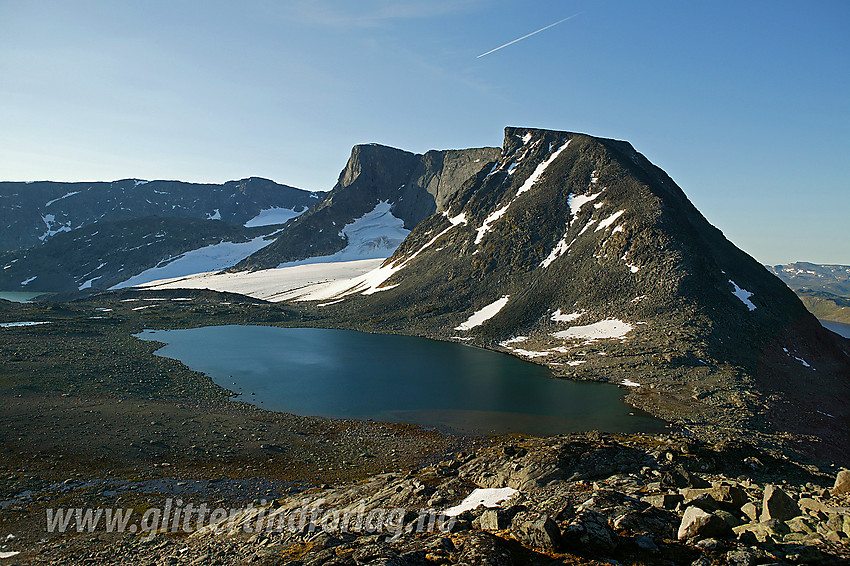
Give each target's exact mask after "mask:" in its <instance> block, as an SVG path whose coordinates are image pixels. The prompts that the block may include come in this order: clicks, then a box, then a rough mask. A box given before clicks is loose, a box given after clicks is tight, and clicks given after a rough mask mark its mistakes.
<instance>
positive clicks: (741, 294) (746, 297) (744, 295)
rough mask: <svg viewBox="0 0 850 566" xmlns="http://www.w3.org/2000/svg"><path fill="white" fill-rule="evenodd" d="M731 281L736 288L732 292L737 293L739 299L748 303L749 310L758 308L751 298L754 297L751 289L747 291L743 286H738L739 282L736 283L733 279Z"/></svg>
mask: <svg viewBox="0 0 850 566" xmlns="http://www.w3.org/2000/svg"><path fill="white" fill-rule="evenodd" d="M729 283H731V284H732V287H733V288H734V289H733V291H732V294H733V295H735V296H736V297H738V299H739V300H740V301H741V302H742V303H744V304H745V305H747V308H748V309H749V310H751V311H754V310H756V306H755V305H754V304H753V302H752V301H751V300H750V297H752V296H753V294H752V293H750V292H749V291H747V290H746V289H742V288H740V287H738V284H737V283H735V282H734V281H732V280H731V279H730V280H729Z"/></svg>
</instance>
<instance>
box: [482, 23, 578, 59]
mask: <svg viewBox="0 0 850 566" xmlns="http://www.w3.org/2000/svg"><path fill="white" fill-rule="evenodd" d="M579 14H581V12H578V13H577V14H573V15H572V16H570V17H568V18H564V19H563V20H558V21H557V22H555V23H554V24H549V25H548V26H546V27H545V28H540V29H539V30H537V31H533V32H531V33H529V34H528V35H524V36H522V37H518V38H516V39H515V40H513V41H509V42H507V43H506V44H504V45H500V46H499V47H497V48H496V49H491V50H490V51H488V52H487V53H482V54H481V55H479V56H478V57H476V59H481V58H482V57H484V56H485V55H489V54H490V53H494V52H496V51H498V50H499V49H504V48H505V47H507V46H508V45H513V44H514V43H516V42H517V41H522V40H523V39H526V38H528V37H531V36H532V35H534V34H537V33H540V32H541V31H546V30H547V29H549V28H553V27H555V26H556V25H558V24H562V23H564V22H566V21H567V20H571V19H573V18H575V17H576V16H578V15H579Z"/></svg>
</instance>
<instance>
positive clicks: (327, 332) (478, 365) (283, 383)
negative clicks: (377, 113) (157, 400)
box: [135, 325, 666, 435]
mask: <svg viewBox="0 0 850 566" xmlns="http://www.w3.org/2000/svg"><path fill="white" fill-rule="evenodd" d="M135 336H136V337H137V338H140V339H142V340H152V341H157V342H162V343H164V344H165V346H163V347H162V348H160V349H159V350H157V351H156V354H157V355H158V356H163V357H167V358H173V359H176V360H179V361H181V362H182V363H184V364H185V365H187V366H188V367H189V368H191V369H193V370H195V371H199V372H203V373H205V374H207V375H208V376H210V377H211V378H212V380H213V381H214V382H215V383H216V384H218V385H220V386H221V387H223V388H225V389H228V390H230V391H232V392H233V393H234V398H235V399H237V400H241V401H245V402H248V403H251V404H253V405H256V406H258V407H262V408H264V409H267V410H272V411H282V412H287V413H293V414H297V415H308V416H321V417H331V418H346V419H364V420H365V419H373V420H378V421H391V422H406V423H414V424H418V425H422V426H425V427H429V428H434V429H438V430H442V431H446V432H455V433H465V434H508V433H523V434H532V435H552V434H561V433H568V432H575V431H582V430H602V431H607V432H622V433H629V432H661V431H664V430H665V428H666V427H665V423H663V422H662V421H660V420H658V419H655V418H653V417H651V416H649V415H648V414H646V413H643V412H641V411H639V410H637V409H635V408H633V407H630V406H628V405H626V404H625V403H624V401H623V397H624V394H625V392H624V390H623V389H621V388H619V387H617V386H614V385H611V384H607V383H594V382H578V381H571V380H566V379H557V378H554V377H553V375H552V373H551V372H550V371H549V370H548V369H547V368H545V367H543V366H540V365H537V364H533V363H530V362H526V361H523V360H520V359H519V358H516V357H514V356H511V355H508V354H503V353H499V352H493V351H489V350H483V349H480V348H474V347H471V346H466V345H463V344H458V343H453V342H440V341H435V340H429V339H426V338H417V337H410V336H396V335H384V334H367V333H363V332H356V331H351V330H333V329H321V328H280V327H274V326H250V325H229V326H206V327H201V328H193V329H180V330H145V331H143V332H141V333H139V334H136V335H135Z"/></svg>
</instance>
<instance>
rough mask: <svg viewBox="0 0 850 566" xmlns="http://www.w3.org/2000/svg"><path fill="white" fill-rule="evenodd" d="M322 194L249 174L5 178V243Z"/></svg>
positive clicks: (241, 213)
mask: <svg viewBox="0 0 850 566" xmlns="http://www.w3.org/2000/svg"><path fill="white" fill-rule="evenodd" d="M318 197H319V195H318V194H317V193H310V192H309V191H304V190H301V189H296V188H294V187H290V186H287V185H280V184H278V183H275V182H273V181H270V180H268V179H262V178H260V177H250V178H247V179H242V180H239V181H228V182H226V183H223V184H220V185H215V184H200V183H184V182H182V181H141V180H137V179H123V180H120V181H112V182H91V183H86V182H82V183H59V182H52V181H35V182H29V183H20V182H9V181H3V182H0V205H2V206H0V226H2V227H3V238H2V239H0V249H2V250H20V249H28V248H31V247H34V246H37V245H39V244H41V243H43V242H45V241H46V240H49V239H50V238H52V237H53V236H55V235H56V234H60V233H62V232H69V231H71V230H76V229H79V228H82V227H84V226H88V225H90V224H93V223H95V222H101V221H107V222H110V221H118V220H130V219H133V218H143V217H151V216H157V217H162V218H196V219H200V220H206V219H211V218H215V219H218V220H222V221H224V222H229V223H231V224H238V225H242V224H244V223H245V222H246V221H248V220H249V219H251V218H253V217H255V216H256V215H258V214H259V213H260V211H261V210H263V209H268V208H274V207H283V208H290V209H291V208H298V209H304V208H306V207H308V206H310V205H312V204H313V203H315V201H316V199H317V198H318Z"/></svg>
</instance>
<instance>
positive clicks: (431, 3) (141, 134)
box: [0, 0, 850, 264]
mask: <svg viewBox="0 0 850 566" xmlns="http://www.w3.org/2000/svg"><path fill="white" fill-rule="evenodd" d="M577 13H578V15H577V16H576V17H574V18H572V19H570V20H568V21H566V22H563V23H561V24H559V25H558V26H555V27H553V28H551V29H548V30H546V31H544V32H541V33H539V34H536V35H534V36H532V37H529V38H527V39H525V40H523V41H520V42H517V43H515V44H513V45H510V46H508V47H506V48H504V49H501V50H499V51H496V52H494V53H491V54H489V55H487V56H485V57H480V58H479V57H477V56H478V55H480V54H482V53H485V52H486V51H489V50H491V49H493V48H495V47H498V46H500V45H502V44H504V43H507V42H509V41H511V40H513V39H516V38H518V37H520V36H523V35H525V34H527V33H529V32H532V31H534V30H537V29H540V28H542V27H544V26H546V25H549V24H551V23H553V22H555V21H558V20H560V19H563V18H566V17H568V16H571V15H573V14H577ZM849 29H850V2H846V1H836V2H781V1H770V2H721V1H715V2H702V3H697V2H682V1H653V0H647V1H641V2H636V1H635V2H625V1H604V0H603V1H596V2H593V1H589V0H584V1H548V2H547V1H539V2H516V1H484V0H454V1H444V0H421V1H420V0H416V1H412V0H411V1H403V0H396V1H384V0H358V1H356V2H353V1H348V0H345V1H342V0H341V1H332V0H292V1H279V2H275V1H271V0H246V1H243V2H238V3H237V2H219V1H211V0H199V1H179V0H170V1H167V2H161V1H158V0H146V1H144V2H143V1H137V2H132V1H118V0H109V1H99V2H98V1H86V0H77V1H73V2H71V1H67V0H65V1H47V0H45V1H38V2H34V1H27V0H0V179H2V180H42V179H49V180H64V181H79V180H112V179H118V178H126V177H137V178H145V179H157V178H158V179H162V178H165V179H180V180H186V181H199V182H222V181H225V180H229V179H235V178H242V177H247V176H251V175H256V176H262V177H268V178H271V179H274V180H275V181H278V182H281V183H285V184H290V185H293V186H297V187H302V188H305V189H310V190H328V189H330V188H331V187H332V186H333V184H334V182H335V181H336V177H337V175H338V174H339V171H340V170H341V169H342V167H343V166H344V164H345V161H346V159H347V157H348V154H349V152H350V149H351V146H352V145H354V144H356V143H364V142H378V143H383V144H386V145H392V146H395V147H400V148H403V149H407V150H410V151H415V152H424V151H426V150H428V149H446V148H463V147H473V146H484V145H490V146H493V145H496V146H498V145H501V142H502V135H503V132H502V130H503V128H504V126H506V125H515V126H532V127H541V128H551V129H558V130H569V131H577V132H584V133H588V134H592V135H596V136H602V137H612V138H618V139H625V140H628V141H630V142H631V143H632V144H633V145H634V146H635V148H636V149H637V150H638V151H640V152H642V153H644V154H645V155H646V156H647V157H648V158H649V159H650V160H652V161H653V162H654V163H656V164H657V165H659V166H660V167H662V168H663V169H665V170H666V171H667V172H668V173H669V174H670V175H671V176H672V177H673V179H674V180H675V181H676V182H677V183H678V184H679V185H680V186H681V187H682V188H683V189H684V190H685V192H686V193H687V194H688V196H689V197H690V198H691V200H692V201H693V202H694V203H695V204H696V206H697V207H698V208H700V210H702V212H703V213H704V214H705V215H706V217H707V218H708V219H709V220H710V221H711V222H713V223H714V224H715V225H717V226H718V227H719V228H720V229H722V230H723V231H724V233H725V234H726V235H727V237H729V238H730V239H731V240H732V241H733V242H735V243H736V244H738V245H739V246H740V247H741V248H743V249H744V250H746V251H747V252H749V253H750V254H751V255H753V256H754V257H756V258H757V259H759V260H760V261H763V262H766V263H785V262H788V261H795V260H807V261H815V262H821V263H844V264H850V222H848V218H847V217H848V212H850V61H849V60H850V33H848V30H849Z"/></svg>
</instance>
